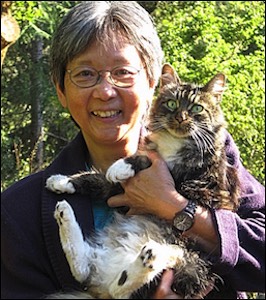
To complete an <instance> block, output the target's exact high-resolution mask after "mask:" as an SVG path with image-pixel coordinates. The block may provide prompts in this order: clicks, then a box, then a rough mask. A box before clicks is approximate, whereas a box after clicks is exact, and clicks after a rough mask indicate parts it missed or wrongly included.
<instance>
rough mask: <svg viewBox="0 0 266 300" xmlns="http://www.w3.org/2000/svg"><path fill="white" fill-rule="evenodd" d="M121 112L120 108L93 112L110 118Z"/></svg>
mask: <svg viewBox="0 0 266 300" xmlns="http://www.w3.org/2000/svg"><path fill="white" fill-rule="evenodd" d="M119 113H120V111H119V110H110V111H94V112H93V114H94V115H95V116H97V117H101V118H110V117H113V116H116V115H118V114H119Z"/></svg>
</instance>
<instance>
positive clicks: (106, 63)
mask: <svg viewBox="0 0 266 300" xmlns="http://www.w3.org/2000/svg"><path fill="white" fill-rule="evenodd" d="M68 65H69V66H79V65H90V66H93V67H95V68H108V67H114V66H118V65H132V66H134V67H137V68H139V67H141V66H142V63H141V58H140V55H139V53H138V51H137V49H136V48H135V47H134V46H133V45H131V44H130V43H129V42H126V41H121V40H120V41H111V40H108V41H107V40H105V42H101V41H95V42H94V43H93V44H91V45H89V46H88V47H87V48H86V49H85V51H83V52H82V53H81V54H79V55H78V56H76V57H74V59H72V61H71V62H70V63H69V64H68Z"/></svg>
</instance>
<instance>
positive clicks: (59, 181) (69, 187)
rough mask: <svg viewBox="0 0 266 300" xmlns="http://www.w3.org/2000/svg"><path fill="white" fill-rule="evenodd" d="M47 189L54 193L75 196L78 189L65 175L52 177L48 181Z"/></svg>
mask: <svg viewBox="0 0 266 300" xmlns="http://www.w3.org/2000/svg"><path fill="white" fill-rule="evenodd" d="M46 188H47V189H48V190H50V191H52V192H54V193H57V194H62V193H68V194H74V193H75V191H76V189H75V187H74V185H73V183H72V182H71V181H70V177H69V176H65V175H60V174H58V175H52V176H50V177H49V178H48V179H47V180H46Z"/></svg>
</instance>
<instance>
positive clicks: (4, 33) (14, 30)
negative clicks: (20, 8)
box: [1, 1, 20, 70]
mask: <svg viewBox="0 0 266 300" xmlns="http://www.w3.org/2000/svg"><path fill="white" fill-rule="evenodd" d="M11 4H12V1H1V70H2V65H3V62H4V59H5V57H6V53H7V50H8V48H9V47H10V46H11V45H12V44H13V43H15V41H16V40H17V39H18V37H19V36H20V28H19V26H18V23H17V21H16V20H15V19H14V18H13V17H12V15H11V9H10V8H11Z"/></svg>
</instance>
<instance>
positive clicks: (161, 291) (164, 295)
mask: <svg viewBox="0 0 266 300" xmlns="http://www.w3.org/2000/svg"><path fill="white" fill-rule="evenodd" d="M173 280H174V271H173V270H165V271H164V273H163V276H162V280H161V282H160V284H159V286H158V288H157V290H156V292H155V293H154V295H153V298H152V299H185V298H184V296H182V295H180V294H177V293H174V292H173V291H172V289H171V285H172V283H173ZM212 289H213V285H212V284H210V285H209V286H208V287H207V288H206V289H205V290H204V291H202V292H201V293H200V294H199V295H197V296H195V297H193V298H191V299H203V298H204V297H205V296H206V295H208V294H209V292H210V291H211V290H212Z"/></svg>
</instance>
